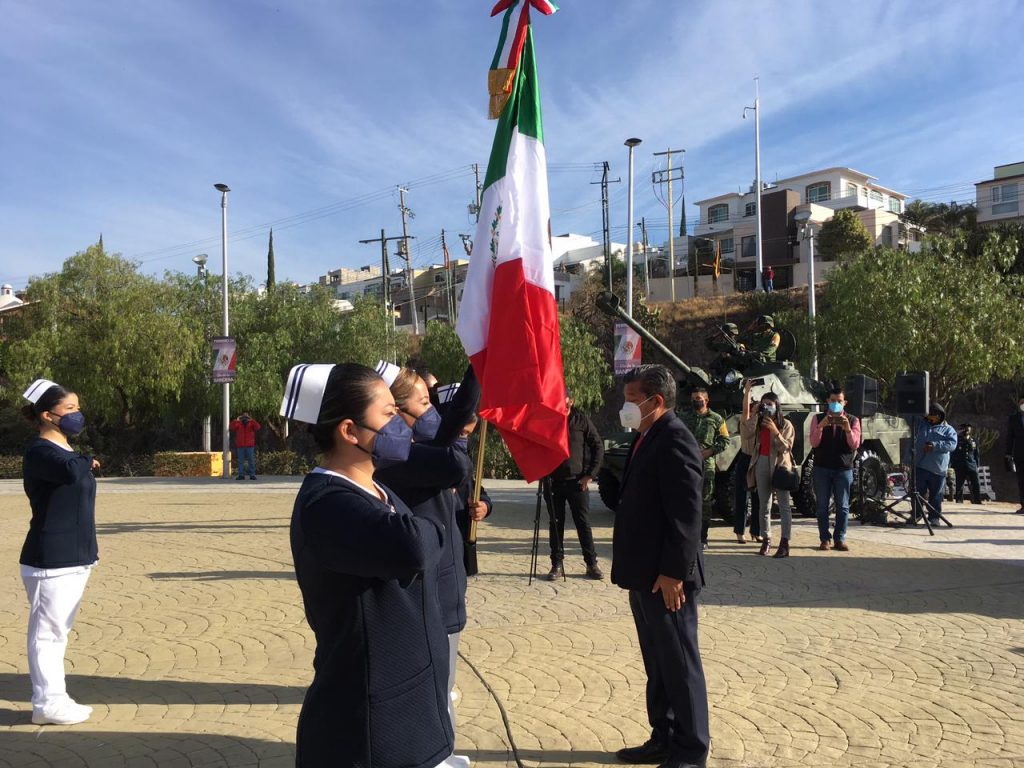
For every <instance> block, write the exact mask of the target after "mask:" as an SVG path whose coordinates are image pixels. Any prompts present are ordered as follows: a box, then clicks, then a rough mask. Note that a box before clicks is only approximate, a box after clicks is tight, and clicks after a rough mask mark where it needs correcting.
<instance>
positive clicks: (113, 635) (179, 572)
mask: <svg viewBox="0 0 1024 768" xmlns="http://www.w3.org/2000/svg"><path fill="white" fill-rule="evenodd" d="M297 487H298V486H297V482H296V481H295V480H291V479H283V478H282V479H270V480H263V479H261V480H260V481H258V482H255V483H254V482H250V481H242V482H236V481H222V480H197V481H195V480H194V481H168V480H162V481H152V480H150V481H128V480H119V481H102V482H101V483H100V486H99V494H98V499H97V504H98V510H97V512H98V519H99V536H100V552H101V561H100V565H99V567H98V568H97V569H96V571H95V573H94V574H93V577H92V580H91V581H90V584H89V587H88V589H87V591H86V595H85V600H84V602H83V605H82V609H81V613H80V615H79V618H78V621H77V623H76V629H75V632H74V634H73V636H72V640H71V644H70V648H69V653H68V672H69V675H68V682H69V690H70V692H71V694H72V695H73V696H75V697H76V698H77V699H78V700H79V701H81V702H82V703H86V704H90V705H92V706H93V707H94V708H95V712H94V715H93V718H92V719H91V720H90V721H89V722H87V723H84V724H82V725H77V726H70V727H57V726H46V727H37V726H33V725H32V724H31V722H30V719H29V718H30V705H29V702H28V698H29V693H30V686H29V681H28V674H27V666H26V659H25V651H24V642H25V641H24V632H25V623H26V617H27V606H26V603H25V597H24V591H23V588H22V585H21V581H20V578H19V577H18V568H17V560H18V553H19V550H20V547H21V543H22V540H23V538H24V533H25V529H26V526H27V520H28V504H27V501H26V500H25V498H24V496H23V494H22V493H21V489H20V484H18V483H14V482H3V483H0V559H2V561H3V562H6V563H7V564H8V565H7V567H6V568H4V569H3V570H2V571H0V589H2V590H3V594H4V599H3V601H2V602H0V766H18V767H19V768H43V767H44V766H61V767H62V768H63V767H64V766H66V767H67V768H79V767H80V766H102V767H103V768H119V767H121V766H125V767H131V768H135V767H139V768H142V767H147V768H150V767H151V768H179V767H180V768H186V767H190V768H191V767H196V768H199V767H201V768H212V767H213V766H232V767H235V766H238V767H246V766H288V765H292V764H294V746H293V742H294V732H295V723H296V718H297V716H298V711H299V707H300V705H301V702H302V697H303V694H304V692H305V686H306V685H307V684H308V682H309V680H310V677H311V664H312V653H313V639H312V634H311V632H310V631H309V628H308V627H307V626H306V623H305V620H304V618H303V613H302V606H301V602H300V598H299V592H298V589H297V587H296V584H295V581H294V578H293V575H292V568H291V559H290V553H289V548H288V522H289V517H290V514H291V505H292V500H293V498H294V494H295V491H296V489H297ZM489 489H492V494H491V495H492V497H493V498H494V500H495V513H494V515H493V516H492V518H491V519H490V520H489V521H488V522H486V523H485V524H484V525H482V526H481V540H480V545H479V557H480V566H481V573H480V575H479V576H477V577H475V578H474V579H472V580H471V585H470V590H469V598H468V601H469V625H468V626H467V628H466V631H465V632H464V634H463V640H462V646H461V651H462V654H463V655H464V657H465V659H466V660H467V661H468V662H471V663H472V665H473V667H475V669H477V670H479V672H480V674H481V675H482V678H483V680H481V679H479V678H478V677H476V675H475V674H474V671H473V669H471V668H470V666H469V665H468V664H466V663H465V662H461V663H460V668H459V671H458V681H459V689H460V691H461V697H460V699H459V702H458V713H459V721H460V726H459V727H460V733H459V744H458V751H459V752H460V753H463V754H467V755H469V756H470V757H471V758H472V759H473V761H474V763H475V764H476V765H477V766H480V768H490V767H491V766H506V765H515V762H514V759H513V755H512V753H511V750H510V744H509V738H508V734H507V733H506V730H505V727H504V725H503V723H502V718H501V714H500V712H499V709H498V706H497V704H496V702H495V699H494V698H493V696H492V694H491V692H490V691H489V690H488V688H487V687H485V685H484V682H483V681H484V680H485V681H486V683H487V685H489V686H490V689H491V690H493V692H494V694H495V695H496V696H497V699H498V700H500V702H501V704H502V705H503V706H504V708H505V710H506V711H507V713H508V718H509V721H510V723H511V730H512V737H513V738H514V741H515V744H516V746H517V748H518V754H519V756H520V758H521V759H522V761H523V763H524V764H526V765H529V766H539V765H544V766H595V765H609V764H614V763H615V758H614V751H615V750H616V749H618V748H620V747H622V746H623V745H626V744H636V743H639V742H641V741H643V740H644V739H645V738H646V736H647V733H648V726H647V724H646V716H645V712H644V703H643V702H644V679H645V678H644V674H643V670H642V665H641V662H640V657H639V651H638V648H637V643H636V637H635V634H634V630H633V622H632V618H631V616H630V613H629V608H628V604H627V600H626V594H625V593H624V592H623V591H622V590H620V589H618V588H616V587H614V586H613V585H611V584H610V583H609V582H608V581H607V580H606V581H603V582H594V581H590V580H587V579H585V578H584V575H583V571H584V567H583V562H582V558H581V557H580V556H579V550H578V545H577V544H576V542H575V539H574V534H573V533H572V530H571V525H570V526H569V528H570V530H569V531H567V535H566V539H567V545H568V546H567V561H566V566H567V568H566V570H567V575H568V578H567V579H566V580H565V581H557V582H553V583H551V582H547V581H544V580H541V581H539V582H538V581H535V582H534V583H533V584H532V585H528V584H527V578H526V575H527V570H528V568H529V562H530V551H531V539H532V534H533V523H534V514H535V492H534V491H533V489H531V488H528V487H526V486H525V485H524V484H522V483H494V484H490V485H489ZM1013 508H1014V506H1011V505H998V504H997V505H986V506H984V507H982V508H971V507H969V506H961V505H950V506H949V507H948V509H949V510H950V519H951V520H952V521H953V522H954V523H955V524H956V525H957V527H956V528H954V529H947V530H946V531H939V532H938V533H937V535H936V536H935V537H929V536H928V535H927V532H926V531H924V529H923V528H921V529H917V530H890V529H882V528H867V527H864V528H862V527H861V526H859V525H857V524H853V525H852V526H851V532H850V539H849V540H850V542H851V551H850V552H848V553H839V552H826V553H822V552H817V551H815V549H814V547H815V545H816V544H817V535H816V529H815V528H814V526H813V524H812V522H811V521H799V522H798V523H797V525H796V531H795V534H794V549H793V556H792V557H790V558H789V559H788V560H774V559H771V558H763V557H758V556H757V554H756V551H757V546H756V545H754V544H746V545H740V544H737V543H735V542H734V541H733V540H732V539H733V537H732V534H731V529H730V528H724V527H721V528H714V529H712V551H711V552H710V553H709V555H708V558H707V563H708V568H707V570H708V576H709V582H710V583H709V587H708V589H706V590H705V591H704V593H703V594H702V596H701V599H702V605H701V608H700V620H701V644H702V651H703V657H704V661H705V672H706V674H707V678H708V688H709V697H710V704H711V730H712V739H713V745H712V754H711V759H710V762H709V765H710V766H722V767H726V766H729V767H732V766H736V767H739V766H817V765H827V766H847V765H849V766H861V765H863V766H915V767H916V766H920V767H922V768H923V767H924V766H943V767H948V768H953V767H954V766H955V767H959V766H991V767H992V768H996V767H997V766H999V767H1000V768H1011V767H1012V766H1021V765H1024V686H1022V682H1024V621H1022V618H1024V600H1022V593H1024V568H1022V567H1021V565H1020V564H1021V563H1024V515H1022V516H1015V515H1013V514H1012V513H1011V512H1012V509H1013ZM593 509H594V512H593V514H592V518H593V522H594V524H595V538H596V539H597V542H598V551H599V553H600V554H601V555H602V557H603V563H602V564H603V565H604V566H605V570H606V571H608V570H609V566H610V562H609V560H608V557H609V555H610V545H611V522H612V515H611V513H610V512H608V511H607V510H604V509H603V508H602V507H601V505H600V502H599V501H597V499H596V497H595V498H594V504H593ZM541 522H542V524H541V552H540V554H541V557H540V566H541V570H542V572H543V571H546V570H547V566H548V561H547V545H546V517H544V516H543V513H542V521H541ZM396 727H400V724H397V726H396Z"/></svg>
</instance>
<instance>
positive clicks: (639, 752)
mask: <svg viewBox="0 0 1024 768" xmlns="http://www.w3.org/2000/svg"><path fill="white" fill-rule="evenodd" d="M615 756H616V757H618V758H619V760H621V761H622V762H624V763H635V764H644V763H646V764H650V765H658V764H659V763H661V762H662V761H664V760H667V759H668V749H666V748H665V746H664V745H663V744H661V743H660V742H657V741H655V740H654V739H650V740H648V741H646V742H645V743H643V744H641V745H640V746H639V747H625V748H624V749H620V750H619V751H618V752H616V753H615Z"/></svg>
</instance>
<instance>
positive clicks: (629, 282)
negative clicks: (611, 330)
mask: <svg viewBox="0 0 1024 768" xmlns="http://www.w3.org/2000/svg"><path fill="white" fill-rule="evenodd" d="M639 143H640V139H626V146H627V147H629V191H628V194H627V196H626V200H627V202H626V209H627V218H628V219H629V223H628V226H627V227H626V232H627V236H626V240H627V241H628V244H627V246H626V247H627V250H626V314H627V315H629V316H630V317H632V316H633V147H635V146H636V145H637V144H639Z"/></svg>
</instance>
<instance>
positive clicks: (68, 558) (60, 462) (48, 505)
mask: <svg viewBox="0 0 1024 768" xmlns="http://www.w3.org/2000/svg"><path fill="white" fill-rule="evenodd" d="M24 397H25V399H26V400H28V405H26V406H25V407H24V408H23V409H22V413H23V414H24V416H25V418H26V419H28V420H29V421H31V422H32V423H33V424H35V426H36V428H37V429H38V430H39V437H37V438H36V439H35V440H33V441H32V444H31V445H29V447H28V450H26V451H25V458H24V463H23V477H24V481H23V482H24V486H25V494H26V495H27V496H28V499H29V504H30V505H31V507H32V520H31V522H30V523H29V530H28V535H27V536H26V537H25V544H24V546H23V547H22V549H21V558H20V562H21V580H22V582H23V583H24V584H25V592H26V593H27V594H28V603H29V618H28V669H29V676H30V677H31V679H32V722H33V723H34V724H36V725H50V724H53V725H73V724H75V723H81V722H84V721H85V720H88V719H89V715H91V714H92V707H87V706H84V705H82V704H79V703H78V702H76V701H75V700H74V699H72V698H71V697H70V696H68V693H67V687H66V684H65V680H64V652H65V650H66V649H67V645H68V633H69V632H70V631H71V627H72V625H73V624H74V622H75V615H76V614H77V613H78V606H79V605H80V604H81V602H82V595H83V594H84V592H85V585H86V583H87V582H88V581H89V575H90V573H91V572H92V568H93V566H94V565H96V562H97V560H98V559H99V552H98V547H97V544H96V479H95V478H94V477H93V474H92V473H93V470H95V469H98V468H99V466H100V463H99V462H98V461H96V459H94V458H92V457H91V456H85V455H83V454H81V453H78V452H77V451H75V450H74V449H73V448H72V447H71V445H70V443H69V442H68V438H70V437H74V436H75V435H77V434H78V433H79V432H81V431H82V429H83V428H84V427H85V417H84V416H83V415H82V412H81V410H80V407H79V402H78V395H76V394H75V393H74V392H71V391H69V390H67V389H65V388H64V387H62V386H60V385H59V384H55V383H54V382H52V381H49V380H47V379H37V380H36V381H34V382H33V383H32V384H31V386H29V388H28V389H27V390H25V394H24Z"/></svg>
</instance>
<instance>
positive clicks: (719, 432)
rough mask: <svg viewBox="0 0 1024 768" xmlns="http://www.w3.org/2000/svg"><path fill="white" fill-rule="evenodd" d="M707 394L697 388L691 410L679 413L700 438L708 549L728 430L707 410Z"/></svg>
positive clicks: (704, 535)
mask: <svg viewBox="0 0 1024 768" xmlns="http://www.w3.org/2000/svg"><path fill="white" fill-rule="evenodd" d="M708 402H709V400H708V391H707V390H706V389H703V388H701V387H698V388H695V389H694V390H693V391H692V392H691V394H690V405H691V406H692V408H691V409H690V410H688V411H684V412H683V413H682V414H680V418H682V420H683V423H684V424H686V426H687V428H689V430H690V432H692V433H693V436H694V437H695V438H696V439H697V444H698V445H699V446H700V448H701V455H702V456H703V457H704V508H703V514H702V515H701V522H702V525H701V531H700V540H701V545H702V546H703V547H704V549H707V548H708V529H709V528H710V527H711V512H712V510H713V508H714V502H715V458H714V457H715V456H716V455H717V454H719V453H721V452H722V451H724V450H725V449H726V447H727V446H728V445H729V428H728V427H726V426H725V419H723V418H722V417H721V416H719V415H718V414H717V413H715V412H714V411H712V410H711V409H710V408H709V407H708Z"/></svg>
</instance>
